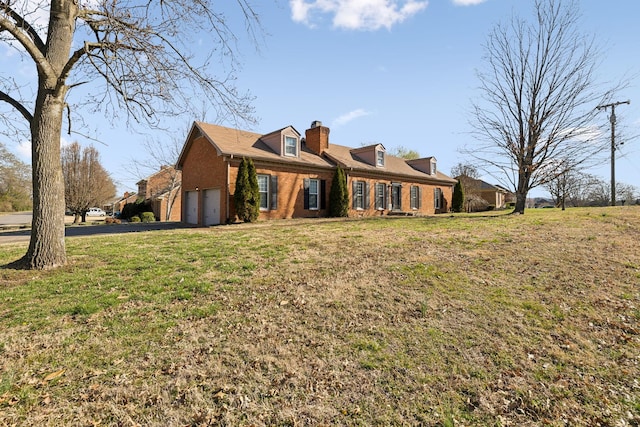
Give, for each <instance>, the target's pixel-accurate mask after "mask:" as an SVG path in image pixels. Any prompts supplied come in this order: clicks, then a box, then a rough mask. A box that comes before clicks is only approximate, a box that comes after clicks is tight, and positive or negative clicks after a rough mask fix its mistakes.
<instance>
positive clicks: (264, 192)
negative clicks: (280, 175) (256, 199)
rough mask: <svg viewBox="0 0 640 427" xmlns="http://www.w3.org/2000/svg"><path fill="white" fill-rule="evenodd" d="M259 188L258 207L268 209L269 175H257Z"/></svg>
mask: <svg viewBox="0 0 640 427" xmlns="http://www.w3.org/2000/svg"><path fill="white" fill-rule="evenodd" d="M258 188H259V189H260V209H263V210H267V209H269V175H258Z"/></svg>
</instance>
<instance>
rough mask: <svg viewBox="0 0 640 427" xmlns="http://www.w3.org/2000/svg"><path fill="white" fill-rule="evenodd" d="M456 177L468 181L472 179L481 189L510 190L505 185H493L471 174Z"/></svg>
mask: <svg viewBox="0 0 640 427" xmlns="http://www.w3.org/2000/svg"><path fill="white" fill-rule="evenodd" d="M456 179H458V180H460V179H464V180H467V181H472V182H475V183H476V184H477V185H478V188H477V189H478V190H480V191H496V192H501V193H502V192H509V191H508V190H507V189H505V188H504V187H501V186H499V185H493V184H489V183H488V182H486V181H483V180H481V179H476V178H471V177H470V176H466V175H459V176H457V177H456Z"/></svg>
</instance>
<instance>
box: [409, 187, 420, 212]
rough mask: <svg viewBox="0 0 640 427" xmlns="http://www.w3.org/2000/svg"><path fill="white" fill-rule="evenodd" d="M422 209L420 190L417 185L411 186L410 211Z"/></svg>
mask: <svg viewBox="0 0 640 427" xmlns="http://www.w3.org/2000/svg"><path fill="white" fill-rule="evenodd" d="M421 207H422V188H420V187H418V186H417V185H412V186H411V209H420V208H421Z"/></svg>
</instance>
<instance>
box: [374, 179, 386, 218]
mask: <svg viewBox="0 0 640 427" xmlns="http://www.w3.org/2000/svg"><path fill="white" fill-rule="evenodd" d="M386 202H387V184H384V183H381V182H379V183H377V184H376V209H377V210H379V211H380V210H385V209H386V206H385V205H386Z"/></svg>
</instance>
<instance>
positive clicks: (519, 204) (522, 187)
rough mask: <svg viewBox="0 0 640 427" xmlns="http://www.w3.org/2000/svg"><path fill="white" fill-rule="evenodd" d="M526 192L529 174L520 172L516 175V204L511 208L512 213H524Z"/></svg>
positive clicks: (527, 190) (527, 191)
mask: <svg viewBox="0 0 640 427" xmlns="http://www.w3.org/2000/svg"><path fill="white" fill-rule="evenodd" d="M527 194H529V175H528V174H527V173H526V172H521V173H520V174H519V176H518V188H516V206H515V208H514V209H513V212H512V213H514V214H524V209H525V208H526V206H527Z"/></svg>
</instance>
